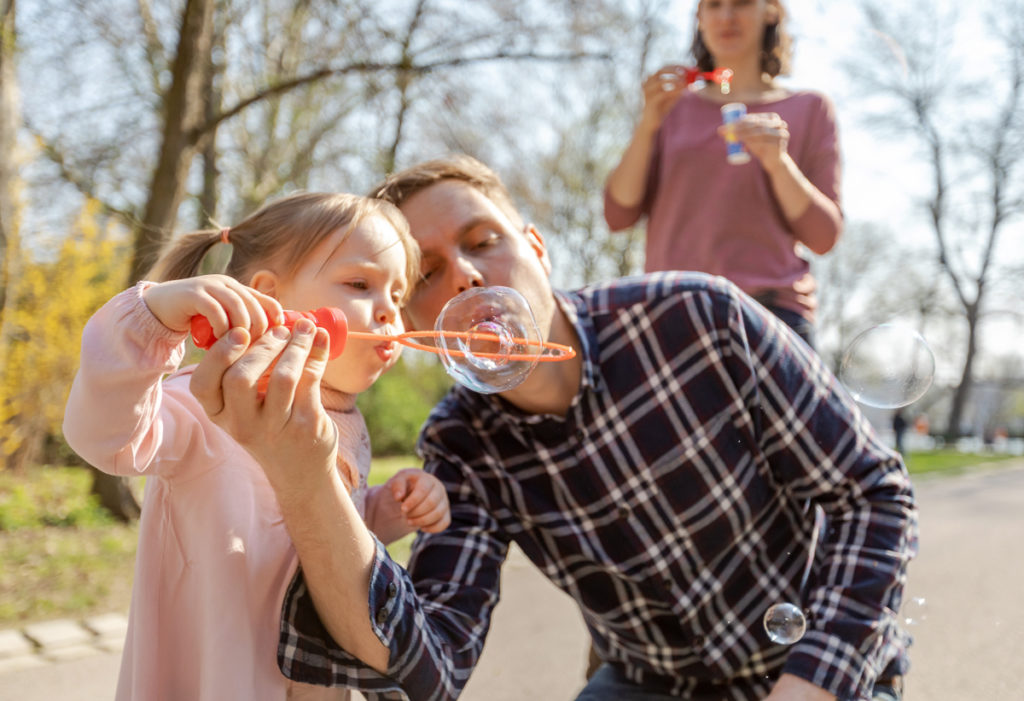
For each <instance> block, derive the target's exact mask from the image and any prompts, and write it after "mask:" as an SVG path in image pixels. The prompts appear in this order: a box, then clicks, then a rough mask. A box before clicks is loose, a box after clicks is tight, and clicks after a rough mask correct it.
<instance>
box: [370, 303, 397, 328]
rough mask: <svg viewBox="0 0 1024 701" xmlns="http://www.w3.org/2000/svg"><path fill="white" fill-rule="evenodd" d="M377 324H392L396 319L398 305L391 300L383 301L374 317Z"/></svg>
mask: <svg viewBox="0 0 1024 701" xmlns="http://www.w3.org/2000/svg"><path fill="white" fill-rule="evenodd" d="M375 316H376V319H377V321H378V323H381V324H393V323H395V319H397V318H398V304H397V303H396V302H394V301H393V300H391V299H384V300H382V301H381V303H380V304H379V305H378V306H377V314H376V315H375Z"/></svg>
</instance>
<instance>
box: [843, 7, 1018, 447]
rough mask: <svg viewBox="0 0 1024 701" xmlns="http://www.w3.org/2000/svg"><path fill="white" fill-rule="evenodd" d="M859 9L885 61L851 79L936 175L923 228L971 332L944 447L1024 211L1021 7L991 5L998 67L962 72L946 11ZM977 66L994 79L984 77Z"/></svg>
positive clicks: (957, 421) (863, 64)
mask: <svg viewBox="0 0 1024 701" xmlns="http://www.w3.org/2000/svg"><path fill="white" fill-rule="evenodd" d="M862 7H863V9H864V15H865V18H866V20H867V24H868V27H869V28H870V30H871V33H870V34H869V35H867V38H866V39H865V43H866V46H865V47H864V48H865V50H864V51H863V52H862V53H863V55H866V56H875V57H882V56H884V57H886V59H885V60H873V61H860V62H858V64H857V65H856V66H851V67H850V69H849V72H850V73H851V75H852V77H853V78H854V79H855V80H856V81H857V82H858V83H859V84H860V85H861V86H863V87H865V88H867V89H868V90H869V91H870V92H871V94H872V95H873V96H874V97H875V98H878V99H880V100H881V104H883V105H884V108H885V109H886V110H887V111H886V113H885V116H884V120H882V121H876V124H878V125H879V126H880V127H881V126H882V125H883V124H884V125H885V126H886V127H887V128H889V129H891V130H892V132H893V133H894V134H895V135H898V136H900V137H903V138H909V139H912V140H915V141H916V142H917V143H918V145H919V146H920V147H921V152H922V162H923V163H924V164H926V166H927V169H928V172H929V175H930V186H929V191H928V194H927V195H926V196H925V198H924V205H925V207H924V212H925V219H926V221H927V224H928V226H929V228H930V230H931V232H932V234H933V235H934V241H935V244H936V248H937V258H938V262H939V264H940V266H941V270H942V274H943V276H944V278H945V280H946V281H947V283H948V284H949V285H950V287H951V289H952V290H953V293H954V294H955V296H956V299H957V301H958V303H959V307H960V309H961V313H962V318H963V322H964V323H965V325H966V341H965V346H964V349H963V365H962V370H961V375H960V380H959V383H958V384H957V387H956V390H955V391H954V394H953V400H952V406H951V409H950V416H949V424H948V426H947V428H946V434H947V437H948V438H955V437H956V436H957V435H959V432H960V425H961V418H962V416H963V412H964V406H965V404H966V401H967V398H968V396H969V394H970V391H971V385H972V381H973V370H974V364H975V361H976V359H977V354H978V351H979V347H978V339H979V328H980V326H981V324H982V323H983V321H984V318H985V314H986V312H987V311H988V309H989V308H990V299H989V294H988V292H989V289H990V287H991V286H992V285H993V284H994V281H995V279H996V278H998V277H999V276H1000V273H1001V271H1000V269H999V265H998V261H997V256H996V252H997V251H998V248H999V246H998V244H999V241H1000V238H1001V237H1002V236H1003V235H1004V234H1005V232H1006V230H1007V228H1008V227H1009V226H1010V225H1011V223H1012V222H1014V221H1015V218H1016V217H1018V216H1019V215H1020V213H1021V212H1022V211H1024V199H1022V189H1021V182H1022V180H1024V178H1022V177H1021V175H1020V170H1021V163H1022V161H1024V120H1022V118H1021V111H1022V108H1024V3H1022V2H1021V0H1002V1H1001V2H996V3H994V4H991V5H990V7H992V9H993V10H998V22H992V23H991V28H990V30H989V33H990V35H991V37H992V38H993V39H994V40H995V42H994V43H993V44H991V47H992V48H997V49H998V50H999V54H998V57H997V58H995V59H994V60H993V61H981V62H972V63H969V64H967V65H965V66H964V67H963V68H961V66H960V65H957V63H956V62H955V60H954V57H953V52H952V50H951V47H952V46H953V45H954V36H953V33H954V32H953V30H954V28H955V26H956V23H955V18H954V16H953V14H952V13H951V12H949V11H948V10H945V9H944V7H943V6H942V5H939V6H937V5H936V4H935V3H932V2H923V1H919V2H914V3H911V4H910V5H908V6H903V5H901V6H899V8H896V7H895V6H893V5H891V4H882V3H879V2H875V1H874V0H864V2H863V4H862ZM979 65H989V66H992V69H991V70H989V71H988V72H987V73H986V74H985V75H984V76H979V75H977V68H978V66H979ZM894 66H895V67H897V69H894ZM979 81H981V82H980V83H979Z"/></svg>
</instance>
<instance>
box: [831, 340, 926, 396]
mask: <svg viewBox="0 0 1024 701" xmlns="http://www.w3.org/2000/svg"><path fill="white" fill-rule="evenodd" d="M934 376H935V356H934V355H933V354H932V349H931V348H929V347H928V343H927V342H926V341H925V340H924V337H922V336H921V334H919V333H918V332H917V331H915V330H913V329H911V328H909V327H907V326H901V325H899V324H880V325H878V326H875V327H873V328H870V329H868V330H867V331H864V332H863V333H861V334H860V335H859V336H857V338H855V339H853V343H851V344H850V347H849V348H847V350H846V352H845V353H844V354H843V359H842V363H841V364H840V366H839V379H840V381H841V382H842V383H843V385H845V386H846V389H847V390H848V391H849V392H850V394H851V395H852V396H853V398H854V399H856V400H857V401H858V402H860V403H861V404H864V405H867V406H872V407H877V408H879V409H898V408H899V407H903V406H906V405H908V404H911V403H913V402H915V401H917V400H918V399H920V398H921V396H922V395H923V394H924V393H925V392H926V391H928V388H929V387H931V384H932V379H933V378H934Z"/></svg>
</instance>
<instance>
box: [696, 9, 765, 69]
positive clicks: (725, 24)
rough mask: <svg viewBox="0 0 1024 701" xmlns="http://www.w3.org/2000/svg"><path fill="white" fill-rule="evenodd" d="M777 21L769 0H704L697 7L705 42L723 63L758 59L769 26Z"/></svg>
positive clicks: (714, 55)
mask: <svg viewBox="0 0 1024 701" xmlns="http://www.w3.org/2000/svg"><path fill="white" fill-rule="evenodd" d="M777 21H778V9H777V8H776V6H775V5H774V4H772V3H771V2H769V0H701V1H700V4H699V5H698V6H697V23H698V26H699V27H700V33H701V36H702V37H703V39H704V45H705V46H707V47H708V51H710V52H711V55H712V56H713V57H714V58H715V64H716V65H719V66H722V65H730V64H735V63H737V62H738V61H739V60H742V59H747V58H751V57H753V58H758V57H759V56H760V52H761V42H762V40H763V37H764V28H765V26H767V25H768V24H772V23H774V22H777Z"/></svg>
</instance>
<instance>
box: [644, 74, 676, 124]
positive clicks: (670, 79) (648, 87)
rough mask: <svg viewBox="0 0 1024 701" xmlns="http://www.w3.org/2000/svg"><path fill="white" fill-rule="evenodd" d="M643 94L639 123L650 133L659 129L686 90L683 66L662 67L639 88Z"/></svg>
mask: <svg viewBox="0 0 1024 701" xmlns="http://www.w3.org/2000/svg"><path fill="white" fill-rule="evenodd" d="M641 87H642V89H643V93H644V111H643V113H642V114H641V116H640V123H641V125H642V126H644V127H646V128H647V129H648V130H650V131H655V130H657V129H658V128H659V127H661V123H662V122H663V121H664V119H665V115H667V114H668V113H669V112H670V111H671V110H672V108H673V107H674V106H675V104H676V102H677V101H678V100H679V98H680V96H682V94H683V91H684V90H686V68H685V67H684V66H676V65H668V66H662V67H661V68H659V69H658V70H656V71H655V72H654V73H652V74H651V75H649V76H648V77H647V79H646V80H645V81H644V82H643V85H642V86H641Z"/></svg>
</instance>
